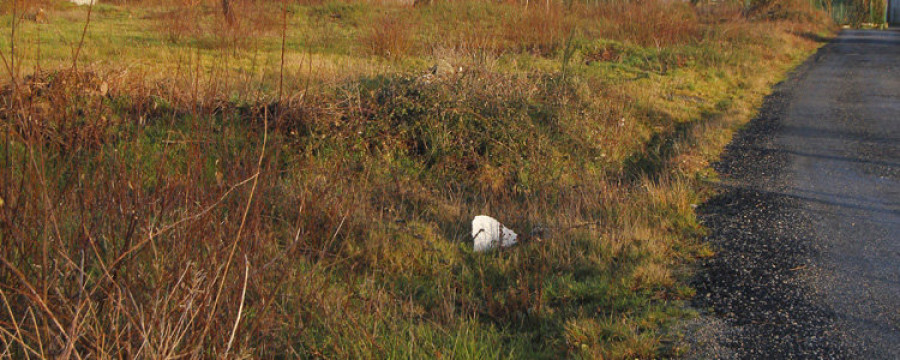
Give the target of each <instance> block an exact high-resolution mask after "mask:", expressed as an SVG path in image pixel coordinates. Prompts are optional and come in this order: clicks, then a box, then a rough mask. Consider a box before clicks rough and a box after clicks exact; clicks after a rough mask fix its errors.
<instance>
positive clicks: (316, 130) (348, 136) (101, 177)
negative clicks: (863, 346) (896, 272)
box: [0, 1, 830, 358]
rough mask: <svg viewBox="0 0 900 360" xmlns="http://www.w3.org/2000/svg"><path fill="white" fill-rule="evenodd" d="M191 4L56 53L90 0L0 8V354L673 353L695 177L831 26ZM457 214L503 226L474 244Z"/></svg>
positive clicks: (598, 12) (113, 27) (642, 9)
mask: <svg viewBox="0 0 900 360" xmlns="http://www.w3.org/2000/svg"><path fill="white" fill-rule="evenodd" d="M213 4H214V3H211V4H205V3H202V2H197V3H194V5H192V6H188V5H184V4H181V5H180V6H175V5H173V4H166V3H155V4H143V5H133V4H132V5H101V6H98V7H96V8H94V9H93V10H92V15H91V22H90V24H89V26H88V32H87V33H86V36H85V40H84V45H83V47H82V49H81V50H80V54H81V55H80V58H79V59H80V60H79V67H78V69H77V70H73V69H72V68H71V67H72V53H73V51H72V49H73V47H77V44H78V43H79V42H80V39H79V38H80V30H79V29H81V28H82V27H83V26H84V22H83V20H82V19H83V16H85V15H86V9H85V8H74V7H71V6H66V5H61V4H56V5H55V7H54V8H52V9H51V10H48V13H49V18H50V23H49V24H37V23H31V22H27V20H26V21H23V22H21V23H19V24H18V25H17V27H16V29H17V32H18V35H17V38H16V43H17V47H18V49H19V50H18V51H17V54H18V55H17V56H18V58H17V61H16V63H17V64H20V65H19V67H18V68H16V69H15V71H8V73H12V75H13V76H12V77H10V78H12V79H15V81H14V82H13V81H9V82H8V85H7V86H5V87H4V91H3V92H2V95H0V111H2V112H0V114H2V122H0V124H2V135H0V136H2V137H3V141H2V143H0V260H2V263H3V264H2V265H3V266H2V268H0V284H2V286H0V295H2V296H0V299H2V301H0V303H2V304H3V306H2V307H0V340H2V342H3V345H4V347H6V346H7V345H9V349H10V350H9V352H6V353H4V356H8V357H11V358H21V357H24V356H26V355H28V356H35V357H50V356H61V357H97V358H113V357H120V356H121V357H129V358H131V357H141V358H162V357H167V356H171V357H177V356H182V357H195V358H213V357H252V358H272V357H277V358H280V357H303V358H444V357H450V358H523V357H524V358H559V357H574V358H657V357H668V356H676V355H678V353H679V351H681V349H678V348H675V347H673V346H671V345H670V344H671V340H672V339H670V338H668V337H666V336H664V335H662V334H664V331H663V330H664V329H665V328H666V327H667V326H668V325H670V324H672V323H673V322H676V321H679V320H680V319H683V318H685V317H689V316H690V315H691V314H690V310H689V309H687V308H686V307H685V305H684V301H685V300H686V299H689V298H690V297H691V296H692V294H693V290H692V289H690V288H689V287H688V286H687V284H686V282H685V279H686V277H687V276H688V274H689V271H688V266H689V264H690V263H691V261H692V259H694V258H696V257H698V256H707V255H708V254H709V253H710V250H709V249H707V248H705V247H704V246H703V245H702V244H700V243H699V242H698V239H699V236H700V235H701V234H702V233H703V229H702V226H701V224H699V223H698V222H697V219H696V217H695V216H694V213H693V208H692V204H697V203H699V202H700V201H701V199H702V197H703V194H702V193H701V192H700V189H701V187H700V186H699V184H700V183H701V182H702V181H704V179H707V178H709V177H712V176H714V175H712V174H709V173H708V171H707V170H705V169H706V164H707V162H708V161H710V160H711V159H713V158H714V157H715V156H716V154H717V153H718V151H719V149H721V148H722V147H723V146H724V144H725V143H726V142H727V141H728V139H729V137H730V133H731V131H733V130H734V129H735V128H736V127H737V126H739V125H740V124H742V123H743V122H745V121H747V120H748V119H749V118H750V117H751V115H752V113H753V109H755V107H756V106H757V105H758V104H759V103H760V101H761V99H762V97H763V96H764V95H765V94H766V92H767V91H768V89H769V87H770V86H771V85H772V84H773V83H774V82H775V81H777V80H778V79H779V78H780V77H781V76H783V74H784V73H785V72H786V71H787V70H788V69H790V68H791V67H792V66H794V65H795V64H797V63H798V62H799V61H802V60H803V59H804V58H805V57H806V56H807V55H809V54H810V53H811V52H812V51H813V50H814V49H815V48H816V47H817V46H818V45H819V44H818V43H815V42H813V41H811V40H809V39H811V38H813V37H812V36H808V35H810V34H817V35H819V34H821V35H826V36H827V34H828V31H830V29H829V28H828V26H827V25H824V24H823V23H818V22H816V21H814V20H815V19H820V18H821V15H819V14H817V13H815V12H813V11H811V10H808V11H809V14H810V18H808V19H805V20H802V21H801V20H797V19H790V20H785V19H775V20H766V19H763V20H759V19H757V20H753V21H751V20H749V19H747V18H745V17H744V16H743V15H742V13H743V12H742V9H741V8H740V7H739V6H738V5H734V4H717V5H709V6H706V5H698V6H693V5H690V4H684V3H680V2H655V1H645V2H640V3H629V2H610V3H601V4H594V3H591V4H581V3H572V4H569V5H565V4H558V3H550V6H549V7H545V4H544V3H541V4H530V5H529V7H527V8H526V7H525V5H524V4H515V3H503V4H498V3H495V2H477V1H471V2H441V1H436V2H434V3H432V4H431V5H427V6H420V7H408V6H402V5H398V4H392V3H385V4H376V3H373V2H323V3H311V4H307V3H304V4H295V3H291V4H287V5H282V4H280V3H267V2H246V3H240V4H242V5H239V6H242V7H240V8H239V9H241V11H239V12H237V14H238V18H237V19H236V20H235V23H234V24H232V25H228V26H226V25H224V24H223V23H222V22H223V19H222V18H221V15H220V14H219V13H218V12H217V9H216V8H215V7H214V6H213ZM535 5H537V6H535ZM10 19H11V17H10V16H7V17H5V18H4V21H6V22H7V23H9V22H10ZM262 19H265V21H263V20H262ZM278 19H287V26H284V27H281V26H279V25H278V24H279V23H278V21H280V20H278ZM264 22H265V24H263V23H264ZM282 31H284V33H285V34H286V35H285V36H284V38H282V37H281V36H280V35H279V34H280V33H281V32H282ZM76 33H77V34H76ZM51 34H52V35H51ZM282 41H283V43H284V53H283V54H282V50H281V49H282V47H281V44H282ZM10 45H11V41H10V38H4V39H3V40H0V48H3V49H4V55H5V56H8V55H9V54H10V52H9V51H7V50H6V49H9V47H10ZM282 58H284V62H283V68H284V71H282V70H281V68H282V61H281V59H282ZM442 62H446V63H449V64H450V67H451V68H452V69H454V70H453V71H450V72H446V71H445V72H446V73H441V74H438V75H426V74H427V73H429V70H428V68H430V67H431V66H432V65H433V64H440V63H442ZM7 63H9V62H7ZM460 69H462V70H461V71H459V70H460ZM23 75H24V76H23ZM479 214H489V215H492V216H495V217H497V218H498V219H500V220H501V221H503V222H504V224H506V225H507V226H509V227H511V228H513V229H515V230H516V231H518V232H519V233H521V234H523V235H525V241H523V243H522V244H520V245H519V246H516V247H513V248H511V249H507V250H503V251H494V252H490V253H486V254H477V253H473V252H472V250H471V240H470V238H469V234H468V233H469V230H470V229H469V221H471V219H472V217H473V216H475V215H479Z"/></svg>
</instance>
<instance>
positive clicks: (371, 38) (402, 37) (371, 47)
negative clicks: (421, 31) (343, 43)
mask: <svg viewBox="0 0 900 360" xmlns="http://www.w3.org/2000/svg"><path fill="white" fill-rule="evenodd" d="M415 32H416V21H415V20H413V19H409V18H402V17H399V16H397V15H393V14H388V15H385V16H383V17H381V18H380V19H378V20H376V21H375V22H374V23H373V24H372V25H371V27H370V28H369V31H368V33H366V34H364V35H363V37H362V38H361V39H360V42H361V43H362V44H363V46H364V47H365V48H366V49H367V50H368V51H369V52H370V53H371V54H373V55H376V56H382V57H388V58H399V57H402V56H406V55H410V54H411V53H413V52H414V51H415V49H416V44H415Z"/></svg>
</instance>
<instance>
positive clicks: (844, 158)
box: [686, 31, 900, 359]
mask: <svg viewBox="0 0 900 360" xmlns="http://www.w3.org/2000/svg"><path fill="white" fill-rule="evenodd" d="M714 167H715V169H716V170H717V171H718V172H719V173H720V174H722V179H723V181H722V183H721V185H720V187H721V189H720V190H721V191H720V193H719V195H717V196H715V197H714V198H712V199H710V200H709V201H708V202H707V203H706V204H704V205H703V206H701V207H700V208H699V209H698V212H699V216H700V217H701V219H702V220H703V222H704V223H705V225H706V226H707V227H708V228H709V229H710V234H709V235H708V237H707V238H706V241H708V242H709V243H710V244H711V245H713V247H714V248H715V249H716V250H717V253H716V255H715V256H714V257H712V258H710V259H707V260H705V261H703V262H702V263H701V265H700V271H699V272H698V276H697V277H696V278H695V279H694V284H693V285H694V286H695V288H696V289H697V297H696V298H695V301H694V304H693V305H694V306H695V307H696V308H698V309H700V311H701V313H702V315H701V317H700V318H699V319H698V320H697V321H694V322H692V323H691V324H688V328H687V331H688V335H687V336H686V337H687V341H688V342H692V343H693V345H694V346H693V347H692V350H691V353H690V354H688V355H689V356H688V357H694V358H753V359H756V358H767V359H776V358H816V359H826V358H839V359H844V358H869V359H895V358H900V300H898V299H900V190H898V189H900V32H895V31H884V32H877V31H868V32H866V31H844V32H843V33H841V35H840V36H839V37H838V38H837V39H836V40H835V41H833V42H832V43H831V44H828V45H827V46H825V47H823V48H822V49H821V50H820V51H819V53H817V54H816V55H815V56H813V57H812V58H810V59H809V60H808V61H807V62H806V63H805V64H803V65H802V66H800V67H799V68H798V69H797V70H796V71H795V72H794V73H792V74H791V76H790V77H789V79H787V80H785V81H784V82H782V83H781V84H779V85H778V86H777V87H776V89H775V91H774V93H773V94H772V95H770V96H769V97H768V98H767V99H766V102H765V104H764V106H763V108H762V109H761V111H760V114H759V115H758V117H757V118H756V119H754V120H753V121H752V122H751V123H750V124H749V125H748V126H747V127H746V128H745V129H743V130H742V131H740V132H739V133H738V134H736V135H735V138H734V140H733V142H732V143H731V144H730V145H729V147H728V149H727V150H726V152H725V154H724V155H723V158H722V160H721V161H720V162H718V163H717V164H715V165H714Z"/></svg>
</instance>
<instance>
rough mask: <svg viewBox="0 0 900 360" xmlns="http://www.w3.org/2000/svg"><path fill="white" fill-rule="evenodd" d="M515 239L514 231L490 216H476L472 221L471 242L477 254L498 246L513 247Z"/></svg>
mask: <svg viewBox="0 0 900 360" xmlns="http://www.w3.org/2000/svg"><path fill="white" fill-rule="evenodd" d="M517 237H519V235H517V234H516V233H515V232H514V231H512V230H510V229H508V228H507V227H506V226H503V224H501V223H500V222H499V221H497V219H494V218H492V217H490V216H484V215H478V216H476V217H475V218H474V219H472V240H473V241H474V245H475V251H477V252H482V251H487V250H490V249H493V248H495V247H498V245H500V246H503V247H508V246H513V245H515V244H516V238H517Z"/></svg>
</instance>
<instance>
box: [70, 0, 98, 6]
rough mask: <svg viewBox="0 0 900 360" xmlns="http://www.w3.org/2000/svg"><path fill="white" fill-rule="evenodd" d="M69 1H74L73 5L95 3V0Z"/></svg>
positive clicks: (71, 0) (72, 0)
mask: <svg viewBox="0 0 900 360" xmlns="http://www.w3.org/2000/svg"><path fill="white" fill-rule="evenodd" d="M69 1H70V2H73V3H75V5H91V4H96V3H97V0H69Z"/></svg>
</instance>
